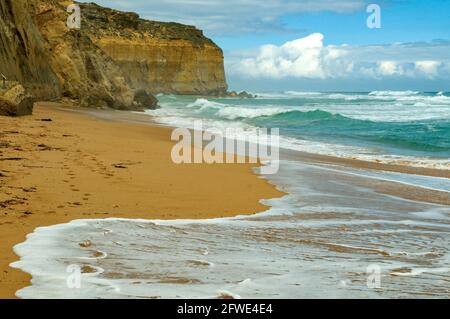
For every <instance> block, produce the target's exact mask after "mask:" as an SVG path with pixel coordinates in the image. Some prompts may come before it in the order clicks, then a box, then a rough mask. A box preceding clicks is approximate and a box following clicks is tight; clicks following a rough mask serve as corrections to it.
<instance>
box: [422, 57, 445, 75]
mask: <svg viewBox="0 0 450 319" xmlns="http://www.w3.org/2000/svg"><path fill="white" fill-rule="evenodd" d="M441 65H442V63H441V62H439V61H430V60H429V61H416V62H415V69H416V70H417V71H419V72H422V73H424V74H425V75H426V76H428V77H429V78H434V77H435V76H437V75H438V72H439V67H440V66H441Z"/></svg>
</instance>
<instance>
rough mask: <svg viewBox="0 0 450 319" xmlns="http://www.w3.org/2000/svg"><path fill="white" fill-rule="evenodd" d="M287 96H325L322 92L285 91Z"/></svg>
mask: <svg viewBox="0 0 450 319" xmlns="http://www.w3.org/2000/svg"><path fill="white" fill-rule="evenodd" d="M284 93H285V94H287V95H295V96H317V95H323V93H321V92H302V91H285V92H284Z"/></svg>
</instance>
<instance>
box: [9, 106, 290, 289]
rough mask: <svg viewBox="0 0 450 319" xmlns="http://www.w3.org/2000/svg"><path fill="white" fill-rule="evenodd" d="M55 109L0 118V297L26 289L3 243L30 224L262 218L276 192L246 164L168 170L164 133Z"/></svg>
mask: <svg viewBox="0 0 450 319" xmlns="http://www.w3.org/2000/svg"><path fill="white" fill-rule="evenodd" d="M55 106H56V105H55V104H54V103H39V104H37V105H36V107H35V111H34V115H32V116H28V117H25V118H3V117H2V118H0V123H1V126H2V127H4V128H5V129H4V130H2V132H0V134H1V135H2V136H1V139H2V143H3V144H2V148H1V151H2V153H1V155H2V156H1V157H2V160H1V163H2V166H1V169H0V172H1V174H2V175H0V185H1V189H2V192H1V193H0V203H1V204H2V206H1V211H2V214H1V217H0V234H1V235H0V243H1V245H0V256H1V257H0V298H15V292H16V291H17V290H19V289H20V288H23V287H25V286H27V285H29V283H30V280H31V277H30V276H29V275H28V274H26V273H23V272H21V271H20V270H17V269H13V268H10V267H9V264H10V263H11V262H14V261H16V260H17V259H18V257H17V256H16V255H15V254H14V252H13V246H15V245H16V244H18V243H21V242H23V241H24V240H25V237H26V235H27V234H29V233H32V232H33V231H34V229H35V228H37V227H43V226H50V225H55V224H61V223H67V222H70V221H72V220H76V219H92V218H94V219H95V218H108V217H114V218H136V219H139V218H141V219H169V220H170V219H210V218H220V217H231V216H236V215H246V214H254V213H258V212H261V211H264V210H266V208H267V206H264V205H263V204H261V203H260V200H261V199H262V198H274V197H280V196H282V195H283V193H281V192H279V191H277V190H276V189H275V187H274V186H272V185H270V184H269V183H268V182H267V181H266V180H263V179H260V178H258V177H257V176H256V175H255V174H254V173H253V171H252V168H253V167H254V166H255V165H254V164H238V165H206V164H200V165H199V164H196V165H175V164H173V163H172V161H171V159H170V152H171V148H172V145H173V142H172V141H171V140H170V133H171V129H169V128H164V127H160V126H157V125H148V124H149V121H147V122H145V123H146V125H141V124H139V123H132V122H131V121H127V123H124V122H123V121H114V120H113V118H114V117H113V118H109V119H100V118H99V117H97V116H96V117H93V116H91V115H89V110H88V111H86V112H85V111H84V110H82V111H81V112H68V111H67V110H62V109H59V108H57V107H55ZM109 112H110V111H101V112H98V113H102V114H108V113H109ZM111 112H115V111H111ZM116 112H117V111H116ZM83 113H85V114H83ZM124 114H128V115H127V116H133V115H132V113H127V112H120V115H124ZM108 117H109V116H108ZM125 117H126V116H125ZM50 119H51V121H49V120H50ZM55 190H58V193H55ZM180 203H182V204H181V205H180Z"/></svg>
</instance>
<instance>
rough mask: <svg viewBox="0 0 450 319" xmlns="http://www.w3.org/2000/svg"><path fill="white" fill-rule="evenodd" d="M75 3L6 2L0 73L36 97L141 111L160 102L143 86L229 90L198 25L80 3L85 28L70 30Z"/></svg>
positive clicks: (219, 60) (1, 15)
mask: <svg viewBox="0 0 450 319" xmlns="http://www.w3.org/2000/svg"><path fill="white" fill-rule="evenodd" d="M71 3H72V2H71V1H63V0H1V1H0V72H1V73H3V74H5V75H6V77H7V78H8V79H9V80H16V81H19V82H20V83H21V84H22V85H23V86H24V87H25V88H26V89H27V90H28V91H29V92H31V93H32V94H33V95H35V96H36V97H37V98H39V99H61V98H66V99H69V100H74V101H75V102H77V103H79V104H81V105H82V106H91V107H112V108H116V109H142V108H145V107H154V106H155V101H156V100H155V99H153V98H152V97H151V95H148V94H147V95H146V94H145V92H143V90H145V91H147V92H152V93H160V92H163V93H182V94H205V95H209V94H222V93H224V92H225V91H226V89H227V86H226V83H225V75H224V70H223V69H224V68H223V54H222V51H221V49H220V48H219V47H217V46H216V45H215V44H214V43H213V42H212V41H211V40H209V39H207V38H206V37H204V36H203V34H202V32H201V31H199V30H197V29H196V28H194V27H191V26H184V25H180V24H175V23H161V22H152V21H146V20H142V19H140V18H139V17H138V15H137V14H134V13H122V12H118V11H115V10H111V9H107V8H102V7H100V6H97V5H95V4H81V12H82V27H81V29H80V30H71V29H69V28H68V27H67V25H66V21H67V17H68V13H67V12H66V8H67V6H68V5H69V4H71ZM142 101H146V102H147V103H149V101H150V102H151V103H152V105H142Z"/></svg>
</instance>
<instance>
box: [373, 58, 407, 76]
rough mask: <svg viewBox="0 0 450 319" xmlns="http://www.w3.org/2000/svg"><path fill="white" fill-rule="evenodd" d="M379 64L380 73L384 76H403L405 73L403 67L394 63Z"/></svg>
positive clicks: (383, 62) (381, 62)
mask: <svg viewBox="0 0 450 319" xmlns="http://www.w3.org/2000/svg"><path fill="white" fill-rule="evenodd" d="M377 64H378V73H379V74H380V75H384V76H392V75H403V73H404V71H403V68H402V66H401V65H399V64H398V63H397V62H394V61H380V62H378V63H377Z"/></svg>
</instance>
